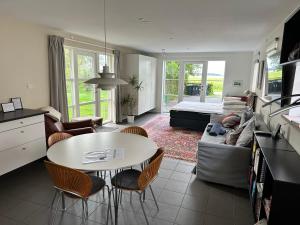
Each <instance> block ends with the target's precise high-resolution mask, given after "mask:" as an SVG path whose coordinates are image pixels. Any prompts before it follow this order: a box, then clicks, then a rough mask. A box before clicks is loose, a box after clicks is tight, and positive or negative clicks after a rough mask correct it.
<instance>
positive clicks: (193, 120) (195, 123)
mask: <svg viewBox="0 0 300 225" xmlns="http://www.w3.org/2000/svg"><path fill="white" fill-rule="evenodd" d="M209 122H210V114H209V113H199V112H187V111H177V110H170V126H171V127H180V128H186V129H191V130H197V131H202V132H203V131H204V130H205V128H206V126H207V124H208V123H209Z"/></svg>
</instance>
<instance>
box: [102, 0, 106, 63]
mask: <svg viewBox="0 0 300 225" xmlns="http://www.w3.org/2000/svg"><path fill="white" fill-rule="evenodd" d="M105 8H106V0H104V10H103V11H104V12H103V15H104V51H105V66H106V65H107V55H106V10H105Z"/></svg>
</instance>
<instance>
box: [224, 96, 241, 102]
mask: <svg viewBox="0 0 300 225" xmlns="http://www.w3.org/2000/svg"><path fill="white" fill-rule="evenodd" d="M223 101H224V102H226V101H241V97H230V96H229V97H224V98H223Z"/></svg>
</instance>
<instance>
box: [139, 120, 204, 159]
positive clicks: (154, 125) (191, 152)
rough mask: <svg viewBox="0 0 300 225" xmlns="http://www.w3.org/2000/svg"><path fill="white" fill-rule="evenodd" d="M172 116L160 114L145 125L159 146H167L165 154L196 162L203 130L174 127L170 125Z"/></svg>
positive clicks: (150, 136)
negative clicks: (198, 144)
mask: <svg viewBox="0 0 300 225" xmlns="http://www.w3.org/2000/svg"><path fill="white" fill-rule="evenodd" d="M169 121H170V116H167V115H158V116H156V117H154V118H153V119H152V120H150V121H149V122H147V123H146V124H145V125H143V128H144V129H145V130H146V131H147V133H148V135H149V138H151V139H152V140H154V141H155V142H156V143H157V145H158V146H159V147H164V148H165V151H166V152H165V156H166V157H170V158H175V159H182V160H186V161H191V162H195V161H196V152H197V143H198V141H199V139H200V138H201V136H202V133H201V132H197V131H191V130H185V129H181V128H172V127H170V125H169Z"/></svg>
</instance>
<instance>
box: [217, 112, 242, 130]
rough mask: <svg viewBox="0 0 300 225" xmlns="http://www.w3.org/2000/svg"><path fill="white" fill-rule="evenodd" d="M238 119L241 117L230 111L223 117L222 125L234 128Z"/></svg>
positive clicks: (238, 122)
mask: <svg viewBox="0 0 300 225" xmlns="http://www.w3.org/2000/svg"><path fill="white" fill-rule="evenodd" d="M240 121H241V117H240V116H239V115H237V114H234V113H231V114H229V115H228V116H225V117H224V118H223V120H222V125H223V127H226V128H234V127H235V126H237V125H239V124H240Z"/></svg>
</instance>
